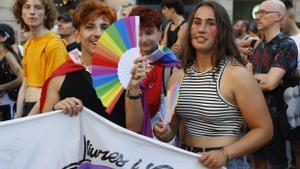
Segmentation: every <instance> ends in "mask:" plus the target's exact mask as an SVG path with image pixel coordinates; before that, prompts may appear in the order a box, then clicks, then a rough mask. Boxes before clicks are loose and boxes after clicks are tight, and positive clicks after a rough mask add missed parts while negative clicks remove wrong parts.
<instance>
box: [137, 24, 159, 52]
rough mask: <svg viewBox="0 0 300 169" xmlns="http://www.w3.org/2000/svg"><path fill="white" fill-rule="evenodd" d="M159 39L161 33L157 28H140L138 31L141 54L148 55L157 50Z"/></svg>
mask: <svg viewBox="0 0 300 169" xmlns="http://www.w3.org/2000/svg"><path fill="white" fill-rule="evenodd" d="M160 37H161V31H160V30H158V29H157V27H155V26H153V27H146V28H141V31H140V38H139V39H140V41H139V44H140V47H141V50H142V53H143V54H145V55H149V54H151V53H152V52H154V51H155V50H156V49H157V46H158V44H159V41H160Z"/></svg>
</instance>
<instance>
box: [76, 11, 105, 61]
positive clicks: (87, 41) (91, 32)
mask: <svg viewBox="0 0 300 169" xmlns="http://www.w3.org/2000/svg"><path fill="white" fill-rule="evenodd" d="M109 25H110V24H109V21H108V19H106V18H103V17H101V16H99V17H97V18H96V19H95V20H94V21H89V22H87V23H86V24H84V25H81V26H80V28H79V39H80V42H81V49H82V53H83V54H86V55H89V56H92V54H93V53H94V50H95V48H96V46H97V44H98V39H99V38H100V36H101V35H102V33H103V32H104V31H105V30H106V29H107V28H108V27H109Z"/></svg>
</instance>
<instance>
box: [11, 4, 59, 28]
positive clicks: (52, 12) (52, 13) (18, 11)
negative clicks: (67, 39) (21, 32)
mask: <svg viewBox="0 0 300 169" xmlns="http://www.w3.org/2000/svg"><path fill="white" fill-rule="evenodd" d="M26 2H27V0H16V1H15V3H14V5H13V7H12V12H13V14H14V16H15V18H16V20H17V23H18V24H21V27H26V30H29V27H28V26H27V25H26V23H25V22H24V20H23V18H22V8H23V6H24V4H25V3H26ZM40 2H41V3H42V4H43V6H44V7H45V15H46V16H47V17H46V19H45V21H44V25H45V27H46V28H47V29H48V30H50V29H52V28H53V26H54V24H55V20H56V19H57V17H58V12H57V10H56V8H55V4H54V3H53V1H52V0H40Z"/></svg>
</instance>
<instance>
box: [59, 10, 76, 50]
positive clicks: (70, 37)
mask: <svg viewBox="0 0 300 169" xmlns="http://www.w3.org/2000/svg"><path fill="white" fill-rule="evenodd" d="M74 31H75V29H74V27H73V25H72V12H71V11H68V12H64V13H63V14H61V15H60V16H59V17H58V34H59V35H60V37H61V38H62V39H63V40H65V41H66V44H67V46H66V48H67V51H68V52H70V51H72V50H74V49H76V48H77V49H78V50H80V45H79V44H78V43H77V42H76V41H75V38H74V33H75V32H74Z"/></svg>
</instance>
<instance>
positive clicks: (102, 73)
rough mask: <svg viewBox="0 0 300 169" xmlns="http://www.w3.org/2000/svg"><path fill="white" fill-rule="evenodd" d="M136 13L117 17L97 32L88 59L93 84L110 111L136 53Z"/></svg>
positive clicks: (120, 91) (128, 74)
mask: <svg viewBox="0 0 300 169" xmlns="http://www.w3.org/2000/svg"><path fill="white" fill-rule="evenodd" d="M138 37H139V17H137V16H131V17H127V18H124V19H120V20H118V21H116V22H115V23H113V24H112V25H111V26H109V27H108V28H107V30H106V31H105V32H104V33H103V34H102V35H101V37H100V39H99V41H98V42H99V44H98V45H97V47H96V50H95V53H94V56H93V61H92V79H93V86H94V88H95V90H96V93H97V96H98V97H99V98H100V100H101V101H102V104H103V105H104V107H106V112H107V113H109V114H110V113H111V112H112V110H113V108H114V106H115V104H116V103H117V101H118V100H119V98H120V96H121V94H122V92H123V90H124V89H126V88H127V87H128V85H129V82H130V80H131V74H130V71H131V69H132V68H133V66H134V63H133V61H134V60H135V59H136V58H137V57H138V56H139V55H140V49H139V46H138Z"/></svg>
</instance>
